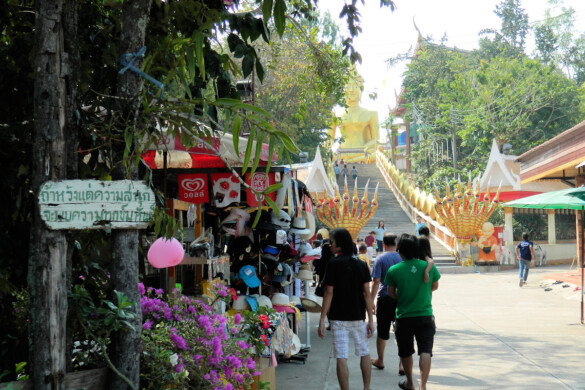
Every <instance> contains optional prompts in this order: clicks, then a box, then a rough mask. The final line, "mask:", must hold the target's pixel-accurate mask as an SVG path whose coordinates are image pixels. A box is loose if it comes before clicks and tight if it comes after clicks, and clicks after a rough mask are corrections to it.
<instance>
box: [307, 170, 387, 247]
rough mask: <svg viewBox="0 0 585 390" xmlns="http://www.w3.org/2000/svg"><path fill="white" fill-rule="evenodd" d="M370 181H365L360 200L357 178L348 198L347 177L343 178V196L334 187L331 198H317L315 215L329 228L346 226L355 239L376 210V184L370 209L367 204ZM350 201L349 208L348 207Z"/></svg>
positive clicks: (368, 203)
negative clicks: (351, 194)
mask: <svg viewBox="0 0 585 390" xmlns="http://www.w3.org/2000/svg"><path fill="white" fill-rule="evenodd" d="M369 184H370V181H369V180H368V182H367V183H366V187H365V188H364V195H363V196H362V199H361V201H360V198H359V194H358V189H357V179H356V181H355V185H354V187H353V196H352V197H351V199H350V196H349V191H348V189H347V177H346V178H345V185H344V191H343V196H340V195H339V189H337V188H336V189H335V196H334V197H333V198H324V199H319V200H317V206H316V207H315V208H316V210H317V216H318V217H319V219H320V220H321V221H322V222H323V223H324V224H325V225H326V226H327V227H328V228H329V229H335V228H338V227H344V228H346V229H347V230H348V231H349V232H350V234H351V237H352V238H353V239H354V240H355V239H357V236H358V234H359V232H360V230H362V228H363V227H364V225H365V224H366V222H368V220H369V219H370V218H372V216H373V215H374V213H375V212H376V209H377V208H378V186H379V184H378V185H376V190H375V191H374V197H373V199H372V203H371V206H370V209H369V210H368V206H369V205H370V202H369V200H368V186H369ZM350 203H351V208H350Z"/></svg>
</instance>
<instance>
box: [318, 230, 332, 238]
mask: <svg viewBox="0 0 585 390" xmlns="http://www.w3.org/2000/svg"><path fill="white" fill-rule="evenodd" d="M317 234H321V237H323V239H324V240H328V239H329V230H327V229H325V228H321V229H319V230H317Z"/></svg>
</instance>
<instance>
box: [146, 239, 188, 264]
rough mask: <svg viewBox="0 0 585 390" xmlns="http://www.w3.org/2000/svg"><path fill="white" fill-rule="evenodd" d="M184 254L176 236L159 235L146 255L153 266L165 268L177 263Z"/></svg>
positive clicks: (181, 259)
mask: <svg viewBox="0 0 585 390" xmlns="http://www.w3.org/2000/svg"><path fill="white" fill-rule="evenodd" d="M184 256H185V251H184V250H183V245H181V243H180V242H179V241H178V240H177V239H176V238H171V239H170V240H167V239H166V238H163V237H161V238H158V239H157V240H156V241H155V242H153V243H152V245H151V246H150V249H148V254H147V256H146V257H147V258H148V262H149V263H150V265H152V266H153V267H154V268H167V267H174V266H175V265H177V264H179V263H180V262H181V261H183V257H184Z"/></svg>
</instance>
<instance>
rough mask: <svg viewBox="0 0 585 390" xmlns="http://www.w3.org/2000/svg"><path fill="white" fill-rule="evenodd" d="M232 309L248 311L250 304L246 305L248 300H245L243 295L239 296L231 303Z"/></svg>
mask: <svg viewBox="0 0 585 390" xmlns="http://www.w3.org/2000/svg"><path fill="white" fill-rule="evenodd" d="M232 309H234V310H238V311H241V310H250V304H249V303H248V300H247V299H246V296H245V295H240V296H239V297H238V299H237V300H236V301H235V302H234V303H232Z"/></svg>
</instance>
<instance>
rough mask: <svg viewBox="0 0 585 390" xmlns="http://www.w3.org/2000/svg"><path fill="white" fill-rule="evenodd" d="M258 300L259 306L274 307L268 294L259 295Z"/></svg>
mask: <svg viewBox="0 0 585 390" xmlns="http://www.w3.org/2000/svg"><path fill="white" fill-rule="evenodd" d="M256 301H257V302H258V306H260V307H269V308H271V309H272V302H271V301H270V298H268V297H267V296H266V295H257V296H256Z"/></svg>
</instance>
